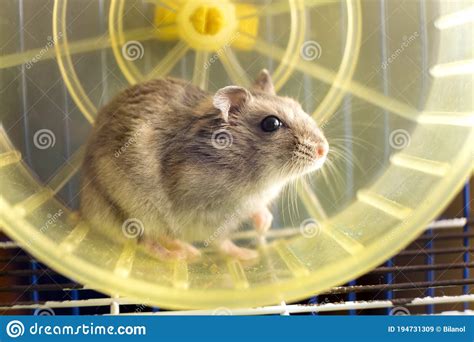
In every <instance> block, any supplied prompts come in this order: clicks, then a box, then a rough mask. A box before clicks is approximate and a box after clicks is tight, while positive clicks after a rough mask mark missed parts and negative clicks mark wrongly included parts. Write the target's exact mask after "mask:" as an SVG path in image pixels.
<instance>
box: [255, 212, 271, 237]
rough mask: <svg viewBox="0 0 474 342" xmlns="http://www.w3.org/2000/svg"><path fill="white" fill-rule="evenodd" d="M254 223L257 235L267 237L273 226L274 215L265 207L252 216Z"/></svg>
mask: <svg viewBox="0 0 474 342" xmlns="http://www.w3.org/2000/svg"><path fill="white" fill-rule="evenodd" d="M252 221H253V224H254V226H255V230H256V231H257V233H258V234H259V235H265V233H266V232H267V231H268V230H269V229H270V227H271V225H272V221H273V215H272V213H271V212H270V210H268V208H267V207H264V208H262V209H261V210H260V211H257V212H256V213H255V214H253V215H252Z"/></svg>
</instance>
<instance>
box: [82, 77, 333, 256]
mask: <svg viewBox="0 0 474 342" xmlns="http://www.w3.org/2000/svg"><path fill="white" fill-rule="evenodd" d="M328 150H329V145H328V142H327V140H326V139H325V137H324V134H323V132H322V131H321V129H320V128H319V127H318V126H317V124H316V123H315V121H314V120H313V119H312V118H311V117H310V116H309V115H308V114H307V113H305V112H304V111H303V109H302V108H301V106H300V104H299V103H298V102H296V101H295V100H293V99H291V98H287V97H280V96H277V95H276V94H275V90H274V87H273V83H272V80H271V78H270V75H269V73H268V72H267V71H266V70H262V72H261V73H260V74H259V76H258V77H257V79H256V81H255V83H254V84H253V86H252V87H251V89H245V88H243V87H239V86H228V87H224V88H222V89H219V90H218V91H217V92H216V93H215V94H210V93H208V92H206V91H204V90H201V89H199V88H198V87H196V86H194V85H192V84H190V83H188V82H186V81H183V80H178V79H173V78H167V79H155V80H151V81H147V82H144V83H141V84H137V85H134V86H132V87H130V88H128V89H126V90H125V91H123V92H122V93H121V94H119V95H118V96H117V97H116V98H115V99H114V100H112V101H111V102H110V103H109V104H107V105H106V106H105V107H103V108H102V109H101V110H100V112H99V114H98V116H97V121H96V124H95V127H94V128H93V131H92V134H91V137H90V139H89V141H88V143H87V147H86V154H85V159H84V163H83V167H82V174H83V177H82V189H81V209H80V210H81V215H82V216H83V217H84V218H85V219H87V220H88V221H89V222H90V224H91V225H92V226H94V227H97V228H98V229H101V230H102V231H104V232H105V233H107V234H109V235H110V236H115V237H117V238H120V237H122V238H136V239H137V240H138V242H139V243H140V244H141V245H142V246H143V247H144V248H145V249H146V250H147V252H150V253H154V254H156V255H157V256H158V257H159V258H163V259H168V258H171V259H172V258H194V257H197V256H199V254H200V251H199V250H198V249H197V248H195V247H194V246H193V245H192V243H193V242H195V241H201V242H202V241H205V242H206V243H205V244H206V245H207V244H209V245H213V246H215V247H217V249H219V250H220V251H221V252H222V253H225V254H227V255H230V256H233V257H236V258H238V259H242V260H247V259H252V258H255V257H256V256H257V253H256V251H254V250H251V249H247V248H243V247H239V246H237V245H236V244H234V243H233V242H232V241H231V240H230V238H229V236H230V234H231V233H232V232H233V231H235V230H236V229H238V227H239V226H240V225H241V224H242V222H244V221H245V220H247V219H251V220H252V221H253V223H254V226H255V229H256V230H257V232H258V233H259V234H262V235H263V234H264V233H265V232H266V231H267V230H268V229H269V228H270V225H271V223H272V214H271V213H270V211H269V209H268V206H269V204H270V203H271V202H272V200H274V199H275V198H276V197H277V196H278V195H279V193H280V192H281V190H282V189H283V187H284V186H285V185H286V184H288V182H289V181H291V180H293V179H295V178H297V177H299V176H301V175H303V174H306V173H309V172H312V171H314V170H316V169H319V168H320V167H321V166H322V165H323V163H324V161H325V160H326V156H327V153H328ZM121 228H122V231H120V229H121Z"/></svg>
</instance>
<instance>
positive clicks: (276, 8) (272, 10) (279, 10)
mask: <svg viewBox="0 0 474 342" xmlns="http://www.w3.org/2000/svg"><path fill="white" fill-rule="evenodd" d="M341 1H343V0H306V1H305V3H304V6H305V8H306V9H309V8H313V7H319V6H326V5H333V4H339V3H340V2H341ZM290 2H291V0H290V1H289V0H286V1H278V2H272V3H270V4H268V5H263V6H259V7H258V8H257V9H256V11H255V12H253V13H252V14H245V15H243V16H241V17H238V19H239V20H243V19H248V18H252V17H255V16H257V17H263V16H273V15H279V14H283V13H288V12H290V10H291V7H290Z"/></svg>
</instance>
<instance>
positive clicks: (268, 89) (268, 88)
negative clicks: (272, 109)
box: [252, 69, 276, 95]
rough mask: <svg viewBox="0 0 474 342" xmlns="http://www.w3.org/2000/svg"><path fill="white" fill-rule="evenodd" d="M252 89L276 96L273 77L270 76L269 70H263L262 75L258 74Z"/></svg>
mask: <svg viewBox="0 0 474 342" xmlns="http://www.w3.org/2000/svg"><path fill="white" fill-rule="evenodd" d="M252 89H254V90H256V91H261V92H264V93H268V94H271V95H276V93H275V87H274V86H273V82H272V77H271V76H270V73H269V72H268V70H267V69H262V71H260V74H258V76H257V79H256V80H255V82H254V84H253V86H252Z"/></svg>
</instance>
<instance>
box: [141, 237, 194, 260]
mask: <svg viewBox="0 0 474 342" xmlns="http://www.w3.org/2000/svg"><path fill="white" fill-rule="evenodd" d="M143 244H144V246H145V249H146V251H147V252H148V253H150V254H151V255H153V256H156V257H158V258H159V259H161V260H165V261H167V260H192V259H196V258H199V257H200V256H201V252H200V251H199V250H198V249H197V248H196V247H194V246H193V245H191V244H189V243H187V242H184V241H181V240H178V239H172V238H168V237H163V238H160V239H159V241H155V240H144V241H143Z"/></svg>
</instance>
